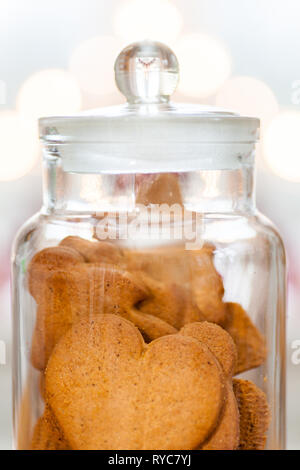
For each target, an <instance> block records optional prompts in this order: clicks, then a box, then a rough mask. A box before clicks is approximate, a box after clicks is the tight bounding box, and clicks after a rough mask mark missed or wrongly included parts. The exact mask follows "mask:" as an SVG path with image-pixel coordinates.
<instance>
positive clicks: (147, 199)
mask: <svg viewBox="0 0 300 470" xmlns="http://www.w3.org/2000/svg"><path fill="white" fill-rule="evenodd" d="M136 203H137V204H143V205H145V206H148V205H149V204H168V205H169V206H172V205H173V204H180V205H182V195H181V191H180V185H179V177H178V175H177V174H174V173H161V174H157V175H155V174H154V175H145V176H144V178H143V179H142V181H141V183H140V184H139V189H138V193H137V196H136Z"/></svg>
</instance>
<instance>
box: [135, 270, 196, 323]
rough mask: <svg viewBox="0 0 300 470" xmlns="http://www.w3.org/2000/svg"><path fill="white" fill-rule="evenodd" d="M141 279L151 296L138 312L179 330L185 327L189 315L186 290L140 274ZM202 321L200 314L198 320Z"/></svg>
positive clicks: (139, 307)
mask: <svg viewBox="0 0 300 470" xmlns="http://www.w3.org/2000/svg"><path fill="white" fill-rule="evenodd" d="M140 277H141V279H142V280H143V282H144V284H145V286H146V287H147V289H148V292H149V294H150V295H149V297H148V298H146V299H145V300H144V301H142V302H141V303H140V304H139V306H138V310H139V311H140V312H143V313H146V314H149V315H152V316H154V317H158V318H160V319H161V320H163V321H165V322H167V323H168V324H170V325H172V326H173V327H174V328H177V329H178V328H180V327H181V326H182V325H184V323H185V313H188V310H186V309H187V294H186V292H185V289H184V288H183V287H180V286H179V285H178V284H175V283H167V282H166V283H164V282H161V281H156V280H155V279H153V278H152V277H150V276H148V275H146V274H144V273H140ZM189 318H190V315H189ZM200 319H201V317H200V313H199V316H198V318H196V320H200Z"/></svg>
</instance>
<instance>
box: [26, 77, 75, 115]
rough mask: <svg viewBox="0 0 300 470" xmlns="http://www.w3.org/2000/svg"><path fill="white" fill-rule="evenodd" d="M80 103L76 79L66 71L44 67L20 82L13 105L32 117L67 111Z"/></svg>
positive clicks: (70, 111)
mask: <svg viewBox="0 0 300 470" xmlns="http://www.w3.org/2000/svg"><path fill="white" fill-rule="evenodd" d="M80 107H81V92H80V88H79V85H78V83H77V80H76V79H75V78H74V77H73V76H72V75H71V74H70V73H69V72H67V71H65V70H60V69H47V70H41V71H40V72H37V73H35V74H34V75H32V76H31V77H29V78H28V80H26V81H25V83H24V84H23V85H22V87H21V89H20V92H19V94H18V97H17V109H18V111H19V112H20V113H21V114H22V115H24V116H28V117H30V118H32V119H38V118H39V117H44V116H54V115H56V116H59V115H68V114H71V113H74V112H76V111H78V110H79V109H80Z"/></svg>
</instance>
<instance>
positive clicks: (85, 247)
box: [60, 236, 123, 264]
mask: <svg viewBox="0 0 300 470" xmlns="http://www.w3.org/2000/svg"><path fill="white" fill-rule="evenodd" d="M60 246H64V247H69V248H72V249H74V250H76V251H77V252H78V253H80V254H81V256H83V258H84V260H85V261H86V262H87V263H108V264H120V263H121V262H122V258H123V255H122V250H121V249H120V248H119V247H118V246H116V244H114V243H111V242H107V241H94V242H92V241H89V240H85V239H84V238H80V237H74V236H70V237H67V238H64V240H62V241H61V242H60Z"/></svg>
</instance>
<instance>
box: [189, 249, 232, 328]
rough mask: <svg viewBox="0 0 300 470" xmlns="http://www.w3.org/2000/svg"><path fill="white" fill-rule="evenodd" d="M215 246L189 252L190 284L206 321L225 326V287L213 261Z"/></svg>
mask: <svg viewBox="0 0 300 470" xmlns="http://www.w3.org/2000/svg"><path fill="white" fill-rule="evenodd" d="M213 252H214V246H212V245H204V246H203V248H202V249H201V250H193V251H189V252H188V253H189V259H190V270H191V274H190V283H191V290H192V293H193V295H194V298H195V302H196V305H197V307H198V308H199V310H200V312H201V314H202V315H203V317H204V318H205V320H207V321H209V322H212V323H217V324H218V325H223V324H224V322H225V319H226V307H225V304H224V303H223V300H222V299H223V296H224V286H223V281H222V277H221V276H220V274H219V273H218V272H217V270H216V268H215V266H214V260H213Z"/></svg>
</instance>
